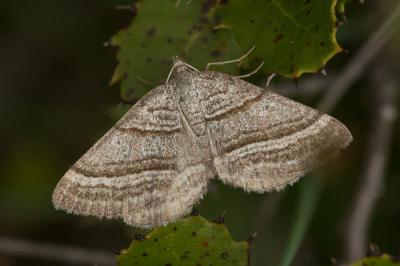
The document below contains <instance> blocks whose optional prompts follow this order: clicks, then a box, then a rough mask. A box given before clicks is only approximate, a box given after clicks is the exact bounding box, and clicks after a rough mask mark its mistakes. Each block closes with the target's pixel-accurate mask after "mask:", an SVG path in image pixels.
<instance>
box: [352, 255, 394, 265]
mask: <svg viewBox="0 0 400 266" xmlns="http://www.w3.org/2000/svg"><path fill="white" fill-rule="evenodd" d="M351 266H400V262H399V261H397V262H396V261H394V260H393V259H392V258H391V257H390V256H389V255H386V254H384V255H382V256H380V257H367V258H364V259H362V260H359V261H357V262H355V263H353V264H351Z"/></svg>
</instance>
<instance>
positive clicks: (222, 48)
mask: <svg viewBox="0 0 400 266" xmlns="http://www.w3.org/2000/svg"><path fill="white" fill-rule="evenodd" d="M176 3H177V1H142V2H138V3H137V4H136V9H137V16H136V17H135V18H134V20H133V22H132V23H131V25H130V26H129V27H128V28H127V29H124V30H121V31H120V32H119V33H118V34H116V35H115V36H114V37H113V38H112V40H111V43H112V44H113V45H115V46H117V47H119V50H118V53H117V60H118V66H117V68H116V70H115V72H114V76H113V78H112V81H111V82H112V83H114V82H117V81H120V80H122V84H121V96H122V98H123V99H125V100H133V99H135V98H137V97H140V96H142V95H144V94H145V93H146V92H147V91H148V90H149V89H151V88H152V87H154V86H155V84H157V83H159V82H161V81H163V80H165V78H166V77H167V75H168V72H169V70H170V69H171V63H172V57H173V56H179V57H180V58H182V59H184V60H185V61H186V62H188V63H189V64H191V65H193V66H194V67H197V68H200V69H204V67H205V64H206V63H208V62H213V61H220V60H226V59H232V58H236V57H238V56H239V55H240V51H239V47H238V45H237V43H236V41H235V39H234V37H233V34H232V32H231V31H230V30H227V29H215V26H217V25H218V24H219V23H220V22H221V20H222V18H223V17H224V15H223V14H222V12H223V9H222V8H221V7H222V5H221V4H219V3H217V1H191V2H190V4H186V3H185V2H184V1H181V3H180V4H179V5H178V6H176ZM234 69H235V65H226V66H225V67H224V68H223V70H224V72H228V73H229V72H232V71H234Z"/></svg>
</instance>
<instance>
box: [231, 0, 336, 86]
mask: <svg viewBox="0 0 400 266" xmlns="http://www.w3.org/2000/svg"><path fill="white" fill-rule="evenodd" d="M335 4H336V1H335V0H326V1H321V0H302V1H291V0H266V1H257V0H250V1H242V0H231V1H229V2H228V4H227V8H228V10H229V11H228V12H227V14H228V16H227V18H226V22H225V23H224V26H225V27H230V28H231V29H232V30H233V32H234V34H235V36H236V39H237V41H238V43H239V45H240V47H241V48H242V50H248V49H250V48H251V47H252V46H254V45H255V46H256V48H255V50H254V52H253V53H252V54H251V55H250V57H251V58H253V59H254V58H256V59H258V60H259V61H265V65H264V70H265V71H267V72H277V73H278V74H281V75H283V76H287V77H293V78H298V77H300V75H301V74H303V73H308V72H317V71H318V70H320V69H321V68H322V67H324V66H325V64H326V62H327V61H328V60H329V59H330V58H332V57H333V56H334V55H335V54H336V53H338V52H340V51H341V50H342V49H341V48H340V46H339V45H338V43H337V42H336V37H335V35H336V17H335Z"/></svg>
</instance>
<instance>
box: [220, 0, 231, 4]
mask: <svg viewBox="0 0 400 266" xmlns="http://www.w3.org/2000/svg"><path fill="white" fill-rule="evenodd" d="M228 2H229V0H221V1H220V2H219V3H220V4H222V5H226V4H227V3H228Z"/></svg>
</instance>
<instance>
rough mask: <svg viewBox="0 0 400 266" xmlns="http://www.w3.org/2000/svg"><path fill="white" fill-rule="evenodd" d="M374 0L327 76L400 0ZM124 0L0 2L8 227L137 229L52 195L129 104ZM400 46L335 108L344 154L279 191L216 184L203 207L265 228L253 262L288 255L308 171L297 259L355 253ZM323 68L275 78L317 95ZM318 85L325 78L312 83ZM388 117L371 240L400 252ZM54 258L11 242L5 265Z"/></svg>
mask: <svg viewBox="0 0 400 266" xmlns="http://www.w3.org/2000/svg"><path fill="white" fill-rule="evenodd" d="M369 2H370V3H369ZM369 2H368V3H366V4H364V5H360V4H358V3H352V4H350V5H349V8H348V10H347V12H346V13H347V15H348V19H349V21H348V23H347V24H345V25H343V26H341V27H340V29H339V32H338V40H339V43H340V44H341V45H342V46H343V47H344V48H346V49H347V50H348V53H342V54H339V55H337V56H336V57H335V58H334V59H333V60H331V61H330V62H329V63H328V66H327V68H326V70H327V72H328V76H327V77H326V78H325V81H328V80H329V82H330V83H332V82H335V78H337V77H338V75H340V72H341V70H342V69H343V68H344V67H345V66H346V65H347V64H349V62H350V61H351V58H352V57H353V56H354V55H355V54H356V53H357V51H358V50H359V49H360V47H362V46H363V45H364V44H365V42H366V41H367V40H368V38H369V37H370V36H371V35H372V34H373V32H374V30H375V29H376V28H378V26H379V25H380V24H381V22H382V21H383V20H384V19H385V18H386V17H387V16H388V14H390V12H391V10H392V5H394V4H396V2H395V1H394V2H391V1H369ZM116 4H118V3H116V2H115V1H113V2H111V1H104V0H97V1H96V0H85V1H76V0H75V1H72V0H68V1H67V0H58V1H50V0H42V1H25V2H24V1H22V2H21V1H2V2H1V3H0V237H9V238H13V239H14V238H15V239H25V240H29V241H33V243H36V242H40V243H48V244H51V245H53V244H54V245H59V244H62V245H65V244H69V245H72V246H77V247H82V248H96V249H101V250H104V251H105V252H108V253H109V254H111V255H112V254H113V253H114V250H120V249H122V248H125V247H127V246H128V245H129V243H130V242H131V240H132V239H133V235H134V233H135V232H136V230H135V229H133V228H131V227H128V226H126V225H124V224H123V223H122V222H121V221H98V220H96V219H94V218H87V217H81V216H73V215H68V214H66V213H64V212H61V211H56V210H54V208H53V206H52V203H51V193H52V190H53V189H54V187H55V185H56V183H57V182H58V180H59V178H60V177H61V176H62V175H63V174H64V172H65V171H66V170H67V169H68V168H69V167H70V166H71V165H72V164H73V163H74V162H75V161H76V160H77V159H78V158H79V157H80V156H81V155H82V154H83V153H84V152H85V151H86V150H87V149H88V148H90V147H91V145H93V143H94V142H95V141H96V140H97V139H98V138H99V137H100V136H101V135H102V134H104V133H105V132H106V131H107V130H108V129H109V128H110V127H111V126H112V125H113V123H115V122H116V121H117V119H118V117H119V116H120V115H121V114H122V113H123V112H124V111H125V110H126V108H127V106H126V105H123V104H121V103H120V98H119V91H118V85H116V86H113V87H110V86H109V85H108V83H109V80H110V78H111V75H112V73H113V70H114V68H115V66H116V60H115V50H114V49H113V48H110V47H104V46H103V43H104V42H106V41H108V40H109V38H110V37H111V36H112V35H113V34H115V33H116V32H117V31H118V30H119V29H121V28H123V27H125V26H127V25H128V24H129V23H130V21H131V19H132V13H130V12H129V11H117V10H115V8H114V7H115V6H116ZM399 23H400V22H399ZM399 23H397V24H399ZM397 35H398V33H397ZM398 47H399V40H398V38H397V37H396V34H395V37H394V38H392V39H391V40H390V41H389V42H388V44H386V45H385V46H384V48H383V49H382V50H381V51H380V52H379V53H378V55H377V56H376V57H375V58H374V60H373V61H372V62H371V63H370V64H369V65H368V66H367V67H366V69H365V71H364V72H363V74H362V76H361V78H358V79H357V81H356V82H355V83H354V84H353V85H352V86H351V88H350V89H349V91H348V92H347V93H346V94H345V95H344V96H343V98H341V100H340V102H339V104H338V105H337V106H336V107H335V109H334V110H333V112H332V115H333V116H335V117H336V118H338V119H339V120H341V121H342V122H343V123H344V124H345V125H347V126H348V127H349V129H350V131H351V132H352V134H353V136H354V142H353V143H352V144H351V146H350V147H349V148H348V149H347V150H346V151H344V152H342V154H341V155H340V156H339V157H337V158H336V159H335V160H332V161H331V162H330V163H329V164H327V165H325V166H324V167H322V168H320V169H319V170H318V171H316V172H314V173H313V174H312V175H309V176H306V177H305V178H304V179H302V181H300V182H299V183H297V184H296V185H294V186H293V187H289V188H287V189H286V190H285V191H283V192H279V193H271V194H263V195H257V194H247V193H244V192H243V191H241V190H239V189H233V188H230V187H227V186H224V185H222V184H220V183H219V182H217V181H216V182H214V183H213V184H211V185H210V191H209V193H208V194H207V197H206V198H205V199H204V200H203V201H202V202H201V204H200V206H199V209H200V213H201V214H202V215H203V216H205V217H206V218H208V219H214V218H216V217H217V216H219V215H220V214H221V213H222V212H223V211H224V210H226V215H225V220H226V224H227V226H228V229H229V231H230V232H231V233H232V235H233V237H234V238H235V239H236V240H243V239H245V238H247V237H248V236H250V235H251V234H253V233H254V232H255V231H257V232H258V236H257V238H256V239H255V241H254V242H253V244H252V251H251V252H252V253H251V254H252V259H251V261H252V262H253V263H254V265H278V262H279V261H280V260H281V256H282V254H283V253H284V250H285V249H286V247H287V246H288V243H289V242H290V241H291V240H290V237H291V234H292V233H293V226H294V223H295V222H296V217H297V216H296V212H297V210H296V207H297V204H298V202H299V197H300V196H299V195H301V190H302V188H304V187H306V185H305V183H304V182H316V183H318V184H320V185H321V187H322V189H321V194H320V196H319V197H318V202H317V205H316V207H315V209H313V208H312V207H311V208H312V209H313V210H314V211H315V212H314V215H313V217H312V220H311V221H310V223H309V224H308V226H309V229H308V230H307V231H306V234H305V236H304V238H302V241H301V245H300V249H299V250H298V252H297V253H296V257H295V260H294V263H293V265H308V266H309V265H330V264H331V258H337V260H339V261H340V260H341V259H342V258H344V256H345V255H346V253H347V250H346V244H345V243H346V241H345V239H346V238H348V232H347V230H348V229H347V225H348V220H349V215H350V214H351V212H352V207H353V204H354V203H355V202H356V199H357V197H358V193H359V192H358V191H359V188H360V187H361V186H362V185H363V184H365V182H366V181H365V180H364V177H365V172H366V170H365V169H366V167H367V166H368V164H370V163H371V161H369V160H368V158H370V156H371V155H372V154H373V153H374V151H375V150H374V148H373V147H372V148H371V144H370V143H374V142H377V143H381V142H379V141H380V139H379V138H380V136H382V135H379V132H376V131H379V130H382V128H380V127H377V126H375V127H374V125H376V124H377V122H376V121H377V114H379V104H380V100H379V99H381V98H380V97H381V96H380V95H381V94H380V90H381V89H382V88H383V87H384V85H385V84H386V83H387V80H388V79H390V80H391V81H392V83H391V84H394V85H393V86H394V87H395V90H394V94H393V95H394V96H391V97H389V98H390V99H389V100H394V99H397V98H398V95H399V93H398V94H397V95H396V91H397V90H398V88H400V87H399V86H398V83H399V82H400V80H399V78H400V76H399V75H398V73H399V72H398V63H397V62H398V61H399V60H398V59H399V55H400V50H399V49H398ZM315 79H316V78H315V75H306V77H305V78H301V79H300V80H299V83H298V85H297V87H295V86H294V84H293V83H292V82H291V81H288V80H287V79H281V78H277V79H276V80H274V83H273V84H274V85H275V86H276V87H277V90H278V91H280V90H282V93H287V94H289V96H290V97H292V98H295V99H296V100H298V101H301V102H303V103H306V104H308V105H311V106H314V107H315V106H317V105H318V102H319V100H320V99H321V97H322V96H323V95H324V93H325V91H324V89H323V88H322V89H319V87H321V86H319V85H315V84H316V81H315ZM318 80H321V76H318ZM323 80H324V78H323ZM325 81H322V82H323V84H325V83H324V82H325ZM318 84H319V83H318ZM307 86H311V87H312V86H314V87H316V88H317V89H316V90H315V91H313V92H312V93H307V92H306V91H307V90H306V89H307V88H308V87H307ZM322 87H324V88H325V87H329V86H328V85H326V84H325V85H324V86H322ZM288 91H289V92H288ZM395 105H396V103H394V106H395ZM385 129H388V130H389V131H390V132H389V133H391V135H392V137H390V136H389V135H390V134H388V136H387V137H385V139H387V140H388V144H387V146H388V149H387V150H386V151H385V156H384V157H387V165H386V167H385V171H384V176H383V178H384V179H383V187H382V189H381V191H380V192H381V193H380V196H379V198H378V199H377V201H376V206H375V207H374V209H373V210H374V212H373V213H372V217H371V219H370V223H369V224H370V226H369V230H368V235H367V240H368V241H369V242H372V243H375V244H377V245H378V246H379V247H380V248H381V250H383V251H385V252H389V253H391V254H399V253H400V240H399V236H400V200H399V193H400V174H399V173H400V171H399V170H400V166H399V158H400V137H399V124H398V123H396V124H395V125H394V129H393V130H391V129H390V128H389V127H386V126H385V128H384V129H383V130H385ZM383 136H385V135H383ZM375 149H376V148H375ZM377 149H379V147H378V148H377ZM367 172H368V171H367ZM307 180H308V181H307ZM310 180H314V181H310ZM54 264H55V262H54V261H52V260H46V259H42V258H27V257H25V256H19V255H11V254H9V253H7V254H6V253H4V252H2V250H1V248H0V265H5V266H13V265H54ZM57 265H71V264H68V263H61V262H57Z"/></svg>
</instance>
